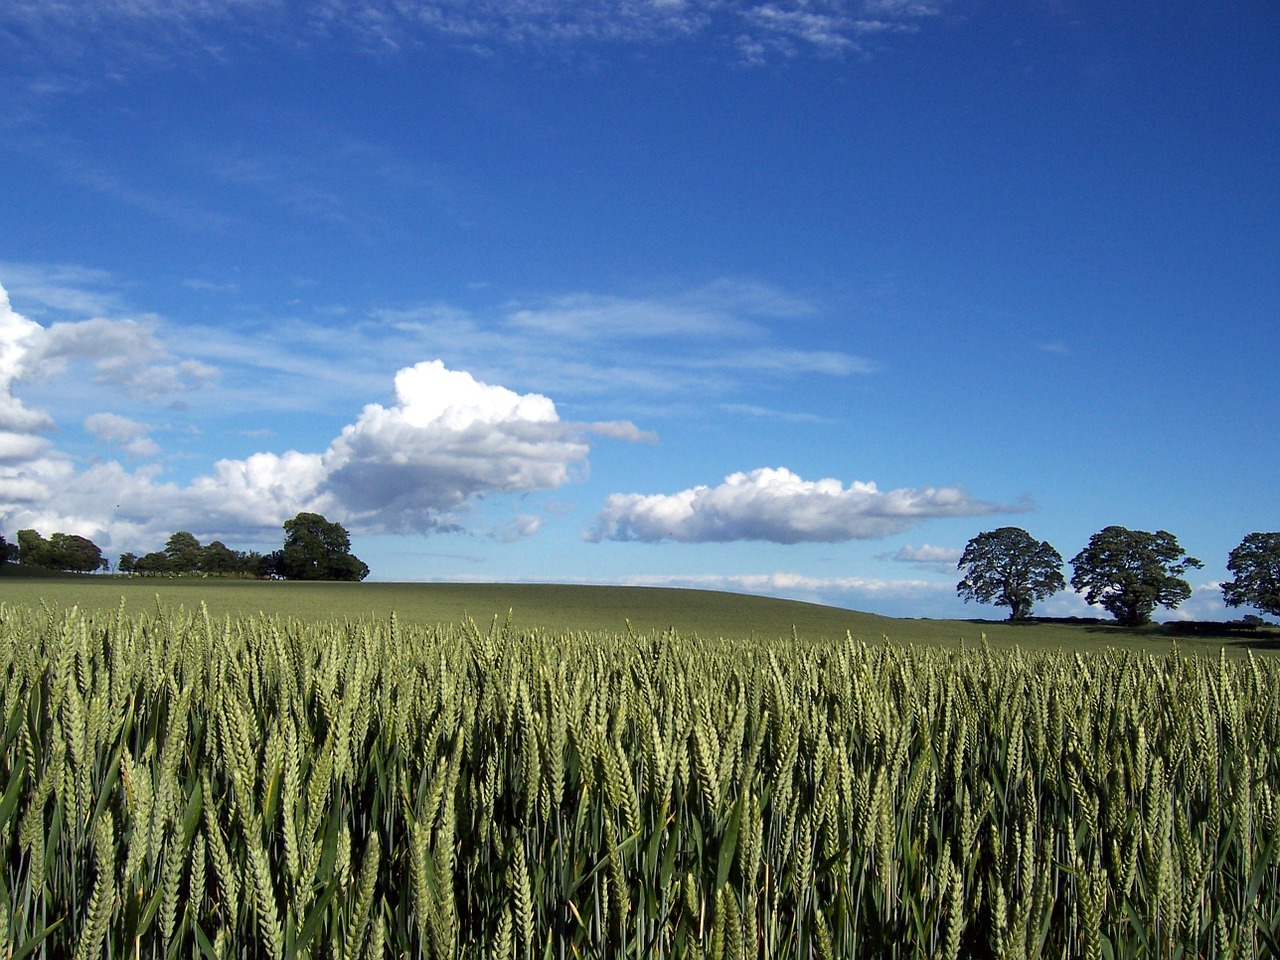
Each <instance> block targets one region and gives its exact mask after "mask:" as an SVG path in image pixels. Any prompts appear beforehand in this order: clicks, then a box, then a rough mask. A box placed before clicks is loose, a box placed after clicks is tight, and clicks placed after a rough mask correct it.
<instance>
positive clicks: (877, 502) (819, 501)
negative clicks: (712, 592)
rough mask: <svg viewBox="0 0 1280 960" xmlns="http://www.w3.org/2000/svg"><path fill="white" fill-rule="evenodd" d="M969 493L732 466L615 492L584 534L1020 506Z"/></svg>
mask: <svg viewBox="0 0 1280 960" xmlns="http://www.w3.org/2000/svg"><path fill="white" fill-rule="evenodd" d="M1025 509H1028V507H1027V506H1026V505H1025V504H1020V505H1016V506H1014V505H1009V504H997V503H989V502H986V501H983V500H977V499H975V498H973V497H972V496H970V495H969V494H968V493H967V492H966V491H964V490H963V489H962V488H960V487H924V488H921V489H910V488H902V489H898V490H889V491H881V490H879V489H878V488H877V487H876V485H875V484H874V483H864V482H859V481H854V482H853V483H851V484H849V486H847V487H846V486H844V484H842V483H841V482H840V481H839V480H833V479H823V480H813V481H810V480H804V479H803V478H801V477H799V476H797V475H796V474H794V473H792V472H791V471H790V470H787V469H785V468H776V469H775V468H761V469H758V470H752V471H750V472H745V473H733V474H730V475H729V476H728V477H726V478H725V479H724V482H723V483H721V484H720V485H719V486H716V487H707V486H697V487H693V488H691V489H689V490H681V491H680V492H678V493H673V494H652V495H645V494H638V493H615V494H611V495H610V496H609V497H608V499H607V500H606V501H605V506H604V509H603V510H601V511H600V513H599V515H598V516H597V518H596V524H595V526H594V528H593V529H592V530H590V531H588V532H587V534H586V537H587V538H588V539H590V540H594V541H601V540H642V541H648V542H657V541H664V540H674V541H681V542H686V543H708V542H710V543H723V542H727V541H733V540H764V541H771V542H774V543H801V542H821V543H834V542H838V541H844V540H868V539H876V538H879V537H887V536H890V535H892V534H896V533H901V532H903V531H904V530H907V529H910V528H911V527H913V526H915V525H916V524H918V523H920V522H921V521H923V520H927V519H930V518H934V517H966V516H982V515H987V514H993V513H1006V512H1010V511H1017V510H1025Z"/></svg>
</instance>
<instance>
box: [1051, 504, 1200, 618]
mask: <svg viewBox="0 0 1280 960" xmlns="http://www.w3.org/2000/svg"><path fill="white" fill-rule="evenodd" d="M1071 566H1072V568H1073V570H1074V572H1073V573H1072V575H1071V586H1072V587H1073V588H1074V589H1076V590H1083V591H1085V597H1084V598H1085V600H1086V601H1087V602H1089V603H1096V604H1098V605H1100V606H1101V607H1102V608H1103V609H1104V610H1106V611H1107V612H1108V613H1110V614H1111V615H1112V616H1113V617H1115V618H1116V621H1117V622H1118V623H1120V624H1122V625H1123V626H1126V627H1137V626H1141V625H1142V624H1144V623H1147V622H1148V621H1149V620H1150V619H1151V612H1152V611H1153V610H1155V608H1156V606H1157V605H1158V606H1162V607H1166V608H1167V609H1170V610H1172V609H1173V608H1174V607H1176V606H1177V605H1178V604H1180V603H1181V602H1182V601H1183V600H1186V599H1187V597H1189V596H1191V584H1189V583H1187V581H1186V580H1184V579H1183V578H1182V575H1183V574H1184V573H1186V571H1187V570H1189V569H1190V568H1192V567H1196V568H1199V567H1203V566H1204V564H1203V563H1201V562H1200V561H1199V560H1197V559H1196V558H1195V557H1189V556H1187V553H1186V551H1185V550H1183V549H1182V547H1181V546H1180V545H1179V544H1178V540H1177V538H1176V537H1174V535H1173V534H1171V533H1169V532H1168V531H1166V530H1158V531H1156V532H1155V533H1148V532H1147V531H1145V530H1128V529H1126V528H1124V527H1119V526H1111V527H1107V528H1106V529H1104V530H1100V531H1099V532H1098V533H1095V534H1094V535H1093V536H1092V537H1090V538H1089V545H1088V546H1086V547H1085V548H1084V549H1083V550H1081V551H1080V552H1079V553H1078V554H1076V555H1075V556H1074V557H1072V558H1071Z"/></svg>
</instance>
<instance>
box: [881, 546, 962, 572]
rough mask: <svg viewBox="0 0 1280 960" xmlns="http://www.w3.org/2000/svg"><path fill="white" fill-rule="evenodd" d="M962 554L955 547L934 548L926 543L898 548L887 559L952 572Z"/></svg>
mask: <svg viewBox="0 0 1280 960" xmlns="http://www.w3.org/2000/svg"><path fill="white" fill-rule="evenodd" d="M963 553H964V551H963V550H959V549H957V548H955V547H935V546H932V545H931V544H928V543H923V544H921V545H920V546H918V547H914V546H911V545H910V544H908V545H906V546H904V547H900V548H898V551H897V552H896V553H893V554H891V555H889V557H888V559H890V560H895V561H897V562H899V563H919V564H924V565H926V566H936V567H944V568H946V569H948V570H954V569H955V567H956V564H957V563H959V562H960V557H961V556H962V555H963Z"/></svg>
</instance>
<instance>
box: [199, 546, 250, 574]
mask: <svg viewBox="0 0 1280 960" xmlns="http://www.w3.org/2000/svg"><path fill="white" fill-rule="evenodd" d="M241 565H242V558H241V556H240V554H238V553H236V552H235V551H234V550H232V549H231V548H230V547H228V546H227V545H226V544H225V543H223V542H222V541H221V540H215V541H213V543H211V544H209V545H208V546H207V547H205V548H204V550H203V551H202V553H201V556H200V569H201V570H202V571H204V572H205V573H212V574H227V573H238V572H239V571H240V568H241Z"/></svg>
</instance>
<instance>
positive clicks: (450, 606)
mask: <svg viewBox="0 0 1280 960" xmlns="http://www.w3.org/2000/svg"><path fill="white" fill-rule="evenodd" d="M0 601H3V602H6V603H21V604H26V605H29V606H39V605H40V604H42V603H44V604H49V605H52V606H55V607H62V608H65V607H71V606H73V605H74V606H78V607H79V608H80V609H81V610H83V611H94V610H114V609H115V608H117V607H119V606H120V604H121V602H122V601H123V602H124V604H125V609H126V610H131V611H134V612H139V611H143V610H149V609H153V608H155V606H156V605H157V604H161V605H163V606H166V607H170V608H175V609H176V608H179V607H184V608H186V609H188V610H198V609H199V608H200V605H201V604H204V605H206V606H207V607H208V609H209V612H210V614H211V615H212V616H214V617H215V618H217V619H222V618H223V617H224V616H232V617H239V616H253V615H256V614H258V613H265V614H268V615H280V616H285V617H297V618H300V619H304V620H315V619H335V618H336V619H350V620H360V619H369V618H379V619H381V618H386V617H389V616H390V615H391V613H392V612H395V614H396V616H397V617H398V618H400V619H401V620H404V621H412V622H415V623H421V624H436V623H458V622H462V621H464V620H466V619H467V618H468V617H469V618H471V619H472V620H474V621H475V622H476V623H477V624H478V625H480V626H481V627H482V628H487V627H488V626H489V624H490V623H491V622H492V621H493V619H494V617H497V618H498V619H499V620H500V621H505V620H506V618H507V616H508V612H509V611H510V616H511V622H512V626H513V627H515V628H517V629H521V630H533V629H538V628H543V629H547V630H551V631H609V632H615V633H624V632H626V630H627V629H628V624H629V625H630V629H632V630H633V631H635V632H636V633H649V632H659V633H661V632H663V631H666V630H675V631H676V632H678V633H682V634H698V635H699V636H707V637H727V638H735V637H743V638H746V637H752V636H755V637H766V638H767V637H781V636H790V635H791V634H792V632H793V630H794V632H795V633H796V634H797V635H799V636H800V637H802V638H809V639H815V640H817V639H821V638H824V637H843V636H844V635H845V634H846V633H849V634H852V635H853V636H854V637H855V638H858V639H861V640H865V641H867V642H873V643H874V642H879V641H880V640H881V639H882V638H885V637H887V638H889V639H890V640H892V641H894V642H896V643H903V644H911V643H927V644H943V645H958V644H960V643H961V642H963V643H965V644H969V645H972V644H978V643H980V642H981V641H982V638H983V637H984V636H985V637H986V638H987V640H988V641H989V642H990V643H992V644H994V645H997V646H1012V645H1015V644H1016V645H1019V646H1021V647H1023V648H1024V649H1059V648H1065V649H1073V650H1096V649H1104V648H1106V647H1113V646H1114V647H1127V648H1133V649H1141V650H1149V651H1151V652H1153V653H1158V652H1166V651H1168V650H1170V649H1172V647H1173V644H1174V643H1175V642H1176V643H1177V646H1178V648H1179V649H1182V650H1186V651H1200V652H1205V653H1210V654H1215V655H1216V654H1217V652H1218V650H1219V649H1221V648H1223V647H1226V648H1227V649H1228V650H1229V651H1232V652H1244V651H1245V650H1254V651H1257V652H1272V651H1280V630H1276V629H1274V628H1273V629H1269V630H1268V629H1263V630H1259V631H1257V632H1256V633H1255V634H1253V635H1243V634H1222V635H1219V636H1197V637H1176V638H1175V637H1173V636H1171V635H1170V634H1169V633H1168V631H1167V630H1166V629H1165V628H1164V627H1161V626H1160V625H1158V624H1154V625H1151V626H1148V627H1144V628H1141V629H1137V630H1129V629H1124V628H1121V627H1117V626H1115V625H1113V624H1110V623H1093V624H1089V623H1085V624H1067V623H1036V622H1032V623H1023V624H1010V623H1007V622H1005V621H1000V620H993V621H985V620H927V619H898V618H893V617H881V616H877V615H875V614H869V613H860V612H858V611H854V610H846V609H843V608H840V607H830V606H824V605H822V604H816V603H804V602H801V601H796V600H779V599H775V598H772V597H759V596H751V595H747V594H739V593H724V592H718V591H711V590H686V589H677V588H669V587H615V586H588V585H577V584H529V583H515V584H505V583H477V584H471V583H296V582H293V583H291V582H262V581H247V580H222V579H199V578H179V579H172V580H171V579H167V578H160V577H133V578H130V577H108V576H81V577H65V576H64V577H49V578H36V577H9V576H6V577H5V578H4V579H3V581H0Z"/></svg>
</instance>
